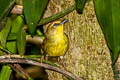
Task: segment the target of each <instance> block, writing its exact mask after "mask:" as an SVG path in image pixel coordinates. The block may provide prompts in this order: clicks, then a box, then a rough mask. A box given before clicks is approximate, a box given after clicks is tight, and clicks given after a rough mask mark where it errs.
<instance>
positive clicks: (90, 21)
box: [45, 0, 113, 80]
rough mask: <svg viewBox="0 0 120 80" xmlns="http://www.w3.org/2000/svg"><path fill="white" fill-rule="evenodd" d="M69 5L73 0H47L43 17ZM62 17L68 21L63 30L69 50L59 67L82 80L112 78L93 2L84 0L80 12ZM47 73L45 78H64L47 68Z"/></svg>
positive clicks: (108, 79)
mask: <svg viewBox="0 0 120 80" xmlns="http://www.w3.org/2000/svg"><path fill="white" fill-rule="evenodd" d="M72 4H74V0H50V1H49V6H48V7H47V11H46V12H45V17H47V16H50V15H52V14H53V13H58V12H60V11H62V10H64V9H66V8H68V7H69V6H70V5H72ZM64 18H66V19H67V20H68V22H67V23H66V24H65V26H64V28H65V29H64V30H65V32H66V34H67V35H68V37H69V50H68V52H67V53H66V55H65V56H64V58H63V60H62V61H63V63H62V64H63V65H61V66H63V67H64V68H65V69H66V70H68V71H70V72H72V73H73V74H75V75H77V76H79V77H84V78H85V79H86V80H113V71H112V68H111V60H110V53H109V50H108V48H107V45H106V42H105V39H104V36H103V33H102V31H101V28H100V26H99V24H98V22H97V19H96V16H95V12H94V6H93V2H92V1H89V2H87V4H86V6H85V8H84V11H83V14H81V15H79V14H78V13H77V12H76V11H75V10H74V11H73V12H71V13H70V14H68V15H67V16H65V17H64ZM60 63H61V62H58V64H60ZM47 73H48V76H49V80H65V78H64V77H63V76H62V75H61V74H58V73H56V72H53V71H48V70H47Z"/></svg>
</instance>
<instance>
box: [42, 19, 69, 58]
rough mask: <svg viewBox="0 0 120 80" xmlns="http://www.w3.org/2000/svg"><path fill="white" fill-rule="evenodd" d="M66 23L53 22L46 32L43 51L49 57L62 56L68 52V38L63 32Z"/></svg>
mask: <svg viewBox="0 0 120 80" xmlns="http://www.w3.org/2000/svg"><path fill="white" fill-rule="evenodd" d="M66 21H67V20H63V21H54V22H53V23H51V24H50V25H49V26H48V28H47V30H46V33H45V40H44V44H43V49H44V52H45V53H46V54H48V55H49V56H53V57H57V56H64V55H65V53H66V51H67V50H68V37H67V36H66V34H65V33H64V31H63V24H64V23H65V22H66Z"/></svg>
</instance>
